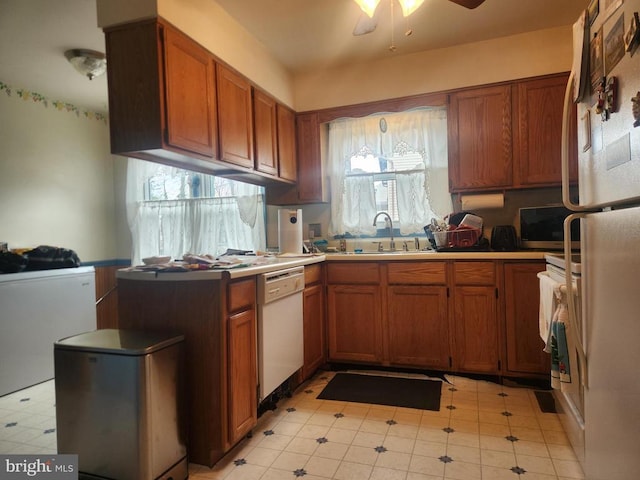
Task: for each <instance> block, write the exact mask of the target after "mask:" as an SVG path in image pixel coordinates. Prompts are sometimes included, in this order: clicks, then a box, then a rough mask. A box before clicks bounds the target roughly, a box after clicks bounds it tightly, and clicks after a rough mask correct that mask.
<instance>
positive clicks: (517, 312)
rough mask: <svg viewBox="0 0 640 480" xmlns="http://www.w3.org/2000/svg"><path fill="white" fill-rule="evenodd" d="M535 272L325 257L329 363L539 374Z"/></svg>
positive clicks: (526, 267) (515, 265)
mask: <svg viewBox="0 0 640 480" xmlns="http://www.w3.org/2000/svg"><path fill="white" fill-rule="evenodd" d="M542 269H544V262H542V261H537V262H520V263H519V262H510V263H508V262H504V261H501V260H500V261H493V260H491V261H482V260H480V261H478V260H473V261H422V262H421V261H415V262H414V261H411V262H409V261H400V262H373V261H372V262H360V261H357V262H342V261H341V262H333V263H332V262H328V264H327V292H328V299H327V331H328V339H329V361H331V362H338V363H339V362H355V363H363V364H371V365H382V366H394V367H396V366H397V367H403V366H406V367H413V368H422V369H434V370H444V371H447V370H449V371H456V372H469V373H479V374H488V375H513V376H521V375H525V376H527V375H537V374H546V373H547V372H548V368H547V366H546V363H545V362H546V361H548V359H547V358H546V357H548V355H547V356H545V354H544V353H542V352H541V347H540V344H539V340H540V339H539V336H538V333H537V328H538V320H537V312H538V298H539V297H538V295H539V294H538V280H537V277H536V275H535V273H537V271H539V270H542ZM503 320H504V321H503ZM503 325H506V326H505V327H503ZM505 352H506V353H505ZM505 357H506V361H505Z"/></svg>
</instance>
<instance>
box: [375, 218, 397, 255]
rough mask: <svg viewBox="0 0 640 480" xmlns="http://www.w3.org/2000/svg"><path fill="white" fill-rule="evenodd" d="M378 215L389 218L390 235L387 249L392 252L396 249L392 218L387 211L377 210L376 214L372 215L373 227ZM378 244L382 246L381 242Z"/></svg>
mask: <svg viewBox="0 0 640 480" xmlns="http://www.w3.org/2000/svg"><path fill="white" fill-rule="evenodd" d="M380 215H384V216H385V217H387V220H389V236H390V237H391V241H390V242H389V250H390V251H392V252H393V251H395V249H396V242H394V241H393V220H391V216H390V215H389V214H388V213H387V212H378V213H376V216H375V217H373V226H374V227H375V226H376V224H377V220H378V217H379V216H380ZM380 246H382V244H380Z"/></svg>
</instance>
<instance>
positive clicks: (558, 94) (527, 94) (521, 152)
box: [514, 75, 577, 186]
mask: <svg viewBox="0 0 640 480" xmlns="http://www.w3.org/2000/svg"><path fill="white" fill-rule="evenodd" d="M567 80H568V77H567V75H560V76H553V77H546V78H542V79H536V80H529V81H524V82H519V83H518V84H517V102H516V104H515V106H516V108H515V109H514V110H515V111H516V115H517V117H516V120H517V126H516V128H515V137H514V141H515V148H514V157H515V163H516V166H517V168H516V171H515V173H516V179H515V184H516V185H522V186H535V185H553V184H556V185H559V184H560V183H561V181H562V171H561V160H560V156H561V144H562V111H563V106H564V93H565V88H566V85H567ZM575 132H576V114H575V108H574V109H573V115H572V133H573V135H571V139H572V142H571V154H570V158H571V167H572V168H571V170H572V172H571V173H572V174H573V175H572V176H573V178H576V174H577V138H576V135H575Z"/></svg>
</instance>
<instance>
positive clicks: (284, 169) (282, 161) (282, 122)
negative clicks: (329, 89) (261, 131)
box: [276, 103, 298, 182]
mask: <svg viewBox="0 0 640 480" xmlns="http://www.w3.org/2000/svg"><path fill="white" fill-rule="evenodd" d="M276 117H277V124H278V128H277V131H278V176H279V177H280V178H283V179H285V180H291V181H293V182H295V181H296V180H297V179H298V169H297V166H296V114H295V112H294V111H293V110H291V109H289V108H287V107H285V106H284V105H281V104H279V103H278V104H277V105H276Z"/></svg>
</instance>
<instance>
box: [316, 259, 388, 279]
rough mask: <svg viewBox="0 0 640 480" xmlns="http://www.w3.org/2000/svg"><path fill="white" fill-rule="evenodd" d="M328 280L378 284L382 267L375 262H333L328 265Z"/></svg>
mask: <svg viewBox="0 0 640 480" xmlns="http://www.w3.org/2000/svg"><path fill="white" fill-rule="evenodd" d="M327 282H328V283H352V284H376V285H378V284H379V283H380V267H379V265H378V264H377V263H373V262H371V263H365V262H345V263H342V262H341V263H331V264H329V265H327Z"/></svg>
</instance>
